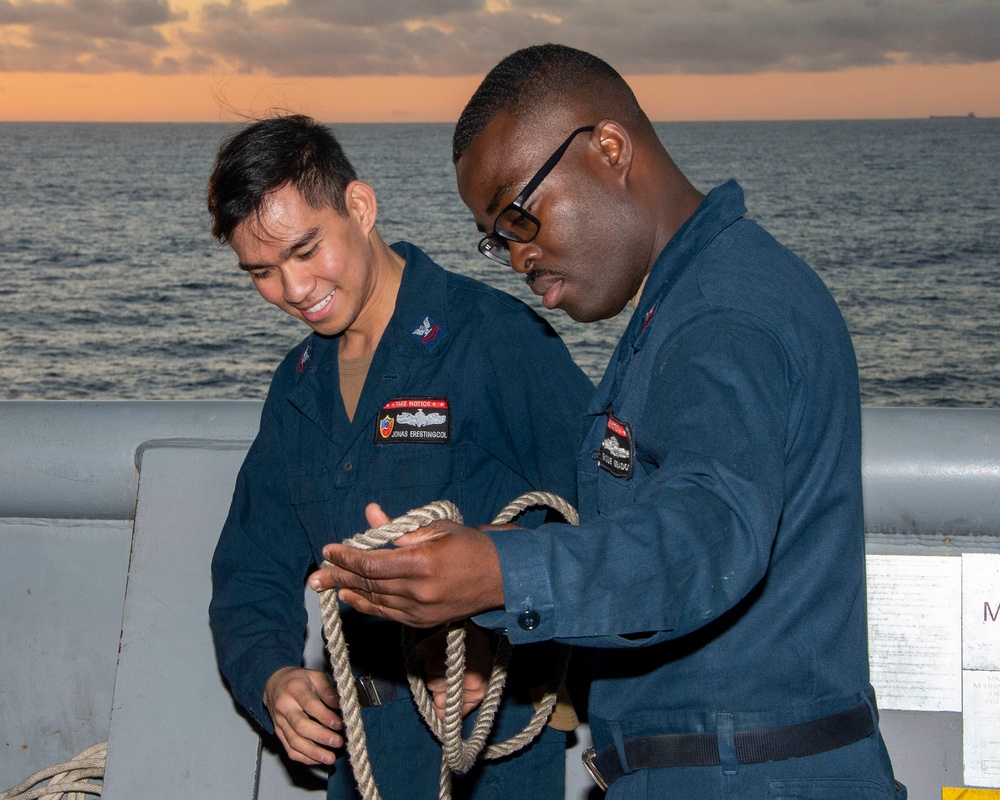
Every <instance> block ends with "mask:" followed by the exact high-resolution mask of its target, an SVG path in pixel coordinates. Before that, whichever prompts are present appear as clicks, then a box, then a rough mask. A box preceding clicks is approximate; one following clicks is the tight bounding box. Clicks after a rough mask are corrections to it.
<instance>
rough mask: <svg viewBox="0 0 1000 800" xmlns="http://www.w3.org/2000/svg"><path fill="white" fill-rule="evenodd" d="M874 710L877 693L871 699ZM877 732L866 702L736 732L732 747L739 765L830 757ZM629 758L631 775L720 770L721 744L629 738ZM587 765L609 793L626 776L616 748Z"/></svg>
mask: <svg viewBox="0 0 1000 800" xmlns="http://www.w3.org/2000/svg"><path fill="white" fill-rule="evenodd" d="M868 697H869V700H870V701H871V708H874V707H875V694H874V692H873V693H871V694H869V696H868ZM874 731H875V722H874V721H873V719H872V713H871V710H870V709H869V706H868V703H866V702H861V703H858V704H857V705H856V706H854V707H853V708H849V709H848V710H847V711H841V712H840V713H839V714H833V715H831V716H829V717H823V718H822V719H816V720H813V721H811V722H803V723H802V724H800V725H788V726H786V727H784V728H761V729H759V730H753V731H736V732H735V734H734V735H733V740H734V741H733V744H734V747H735V750H736V757H737V759H738V761H739V763H740V764H765V763H767V762H769V761H784V760H786V759H789V758H803V757H804V756H814V755H816V754H818V753H826V752H828V751H830V750H836V749H837V748H838V747H845V746H846V745H849V744H854V742H860V741H861V740H862V739H866V738H867V737H869V736H871V735H872V733H873V732H874ZM624 744H625V758H626V760H627V761H628V766H629V770H630V771H633V772H634V771H636V770H640V769H659V768H662V767H717V766H719V765H720V764H721V763H722V761H721V759H720V758H719V739H718V736H717V735H716V734H714V733H665V734H660V735H656V736H637V737H635V738H634V739H626V740H625V742H624ZM583 763H584V764H585V765H586V767H587V769H588V771H589V772H590V774H591V775H592V776H593V778H594V780H595V781H597V784H598V786H600V787H601V788H602V789H607V788H608V786H609V785H611V783H612V782H613V781H616V780H618V779H619V778H620V777H621V776H622V775H624V774H625V769H624V768H623V767H622V763H621V761H620V760H619V758H618V751H617V750H616V749H615V747H613V746H612V747H606V748H604V749H603V750H602V751H601V752H600V753H596V752H595V751H594V748H593V747H590V748H588V749H587V751H586V752H585V753H584V754H583Z"/></svg>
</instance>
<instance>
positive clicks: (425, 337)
mask: <svg viewBox="0 0 1000 800" xmlns="http://www.w3.org/2000/svg"><path fill="white" fill-rule="evenodd" d="M447 335H448V329H447V328H445V327H444V326H443V325H442V324H441V323H440V322H438V321H437V320H436V319H434V317H432V316H430V314H425V315H424V317H423V319H421V320H420V322H419V323H417V326H416V327H415V328H414V329H413V330H412V331H410V336H412V337H413V338H414V339H415V340H416V341H417V342H418V343H419V344H421V345H423V346H424V347H425V348H427V350H430V351H431V352H433V351H434V348H435V347H437V346H438V345H439V344H441V342H443V341H444V339H445V337H446V336H447Z"/></svg>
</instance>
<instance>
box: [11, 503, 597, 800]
mask: <svg viewBox="0 0 1000 800" xmlns="http://www.w3.org/2000/svg"><path fill="white" fill-rule="evenodd" d="M536 507H548V508H551V509H553V510H555V511H558V512H559V513H560V514H561V515H562V516H563V518H564V519H565V520H566V521H567V522H568V523H570V524H571V525H576V524H578V523H579V517H578V515H577V512H576V510H575V509H574V508H573V507H572V506H571V505H570V504H569V503H567V502H566V501H565V500H563V498H561V497H559V496H558V495H555V494H551V493H550V492H527V493H525V494H523V495H521V496H520V497H517V498H515V499H514V500H513V501H511V502H510V503H508V504H507V505H506V506H504V508H503V509H502V510H501V511H500V513H499V514H497V516H496V518H495V519H494V520H493V523H492V524H494V525H502V524H505V523H508V522H510V521H512V520H514V519H516V518H517V517H518V516H520V515H521V514H523V513H524V512H525V511H527V510H528V509H529V508H536ZM441 519H447V520H451V521H452V522H457V523H459V524H461V522H462V515H461V513H460V512H459V510H458V508H457V507H456V506H455V505H454V504H453V503H451V502H449V501H447V500H438V501H435V502H433V503H428V504H427V505H426V506H422V507H421V508H418V509H414V510H413V511H410V512H408V513H407V514H404V515H403V516H401V517H397V518H396V519H394V520H392V521H390V522H387V523H386V524H385V525H382V526H381V527H379V528H375V529H370V530H367V531H365V532H364V533H359V534H356V535H355V536H353V537H351V538H350V539H347V540H346V541H345V542H344V544H346V545H349V546H351V547H356V548H358V549H360V550H374V549H376V548H379V547H382V546H384V545H386V544H388V543H389V542H394V541H395V540H396V539H398V538H399V537H400V536H402V535H403V534H405V533H410V532H412V531H415V530H416V529H417V528H421V527H423V526H425V525H429V524H430V523H431V522H435V521H437V520H441ZM322 566H323V567H328V566H332V565H331V564H330V563H329V562H327V561H324V562H323V565H322ZM319 604H320V612H321V616H322V619H323V632H324V634H325V635H326V642H327V651H328V652H329V655H330V667H331V670H332V672H333V679H334V683H335V684H336V686H337V692H338V693H339V694H340V710H341V714H342V715H343V718H344V726H345V728H346V731H345V732H346V734H347V736H346V738H347V754H348V757H349V759H350V763H351V769H352V770H353V771H354V778H355V781H356V782H357V784H358V790H359V792H360V793H361V795H362V797H363V798H364V800H381V795H380V794H379V792H378V787H377V786H376V784H375V778H374V775H373V774H372V768H371V762H370V760H369V756H368V744H367V739H366V736H365V731H364V725H363V724H362V721H361V708H360V703H359V701H358V693H357V688H356V686H355V685H354V676H353V673H352V671H351V664H350V659H349V658H348V652H347V643H346V642H345V641H344V630H343V626H342V624H341V620H340V604H339V602H338V600H337V592H336V590H326V591H323V592H320V593H319ZM414 649H415V632H414V631H413V629H412V628H407V627H405V626H404V628H403V650H404V653H405V657H406V670H407V681H408V682H409V685H410V692H411V694H412V695H413V700H414V702H415V703H416V706H417V709H418V710H419V711H420V715H421V716H422V717H423V719H424V722H426V723H427V726H428V727H429V728H430V730H431V732H432V733H433V734H434V736H435V737H436V738H437V739H438V741H439V742H441V772H440V782H439V795H438V796H439V798H440V800H449V798H450V797H451V776H452V774H457V775H462V774H465V773H466V772H468V771H469V770H470V769H472V767H473V765H474V764H475V763H476V761H477V760H478V759H480V758H482V759H486V760H493V759H497V758H503V757H504V756H507V755H510V754H512V753H516V752H517V751H518V750H521V749H522V748H524V747H527V746H528V745H529V744H530V743H531V742H532V741H534V739H535V738H537V736H538V735H539V734H540V733H541V731H542V729H543V728H544V727H545V725H546V724H547V723H548V721H549V717H550V716H551V715H552V711H553V709H554V708H555V705H556V700H557V691H558V689H559V686H560V684H561V683H562V681H563V679H564V678H565V676H566V669H567V667H568V665H569V657H570V648H569V647H566V646H560V651H559V656H558V658H557V663H556V665H555V669H554V671H553V675H552V678H551V680H550V681H549V685H548V686H547V687H546V691H545V695H544V696H543V698H542V700H541V702H540V703H539V704H538V708H537V709H536V711H535V713H534V714H533V715H532V717H531V719H530V720H529V721H528V724H527V725H526V726H525V728H524V729H523V730H522V731H521V732H520V733H518V734H516V735H515V736H512V737H510V738H509V739H507V740H506V741H503V742H499V743H497V744H492V745H490V746H489V747H487V746H486V740H487V738H488V737H489V735H490V732H491V731H492V730H493V723H494V720H495V718H496V713H497V710H498V709H499V707H500V701H501V700H502V699H503V690H504V686H505V684H506V681H507V666H508V664H509V663H510V656H511V646H510V642H508V641H507V637H506V636H501V637H500V640H499V643H498V646H497V652H496V655H495V658H494V664H493V670H492V672H491V674H490V678H489V681H488V683H487V685H486V693H485V696H484V698H483V701H482V703H481V704H480V706H479V710H478V712H477V715H476V721H475V723H474V725H473V729H472V733H471V734H470V736H469V738H468V739H463V738H462V686H463V681H464V676H465V623H464V622H455V623H452V624H451V625H449V626H447V634H446V639H445V687H446V688H445V698H446V700H445V712H444V719H441V718H439V717H438V715H437V713H436V711H435V709H434V701H433V698H432V697H431V695H430V693H429V692H428V691H427V686H426V685H425V684H424V680H423V678H422V676H421V674H420V668H419V665H418V664H417V663H416V657H415V656H414ZM0 800H3V798H0Z"/></svg>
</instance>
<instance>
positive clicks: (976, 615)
mask: <svg viewBox="0 0 1000 800" xmlns="http://www.w3.org/2000/svg"><path fill="white" fill-rule="evenodd" d="M962 666H964V667H965V668H966V669H986V670H1000V555H994V554H981V553H965V554H964V555H963V556H962Z"/></svg>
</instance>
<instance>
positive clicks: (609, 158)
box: [590, 119, 634, 177]
mask: <svg viewBox="0 0 1000 800" xmlns="http://www.w3.org/2000/svg"><path fill="white" fill-rule="evenodd" d="M590 141H591V143H592V144H593V145H594V147H595V148H596V149H597V150H598V151H599V152H600V158H601V160H602V163H603V164H604V165H606V166H607V167H610V168H611V169H613V170H614V171H615V172H618V173H620V174H621V175H622V176H623V177H624V176H626V175H628V173H629V171H630V170H631V169H632V158H633V156H634V148H633V145H632V137H631V136H630V135H629V132H628V131H627V130H626V129H625V127H624V126H622V125H620V124H619V123H617V122H615V121H614V120H613V119H603V120H601V121H600V122H598V123H597V125H595V126H594V130H593V132H591V134H590Z"/></svg>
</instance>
